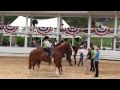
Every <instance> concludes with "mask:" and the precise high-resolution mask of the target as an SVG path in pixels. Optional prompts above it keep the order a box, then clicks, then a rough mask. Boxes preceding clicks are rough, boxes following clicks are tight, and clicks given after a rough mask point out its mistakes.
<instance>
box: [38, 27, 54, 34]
mask: <svg viewBox="0 0 120 90" xmlns="http://www.w3.org/2000/svg"><path fill="white" fill-rule="evenodd" d="M36 29H37V32H38V33H40V34H47V33H49V32H51V31H53V28H52V27H36Z"/></svg>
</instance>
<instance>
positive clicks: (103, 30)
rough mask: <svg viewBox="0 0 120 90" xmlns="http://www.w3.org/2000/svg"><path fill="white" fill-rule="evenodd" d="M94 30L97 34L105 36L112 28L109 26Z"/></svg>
mask: <svg viewBox="0 0 120 90" xmlns="http://www.w3.org/2000/svg"><path fill="white" fill-rule="evenodd" d="M94 32H95V33H96V34H97V35H100V36H103V35H106V34H109V33H110V32H111V30H110V29H108V28H94Z"/></svg>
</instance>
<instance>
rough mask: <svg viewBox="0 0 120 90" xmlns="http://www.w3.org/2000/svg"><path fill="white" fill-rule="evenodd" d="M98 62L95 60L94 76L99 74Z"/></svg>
mask: <svg viewBox="0 0 120 90" xmlns="http://www.w3.org/2000/svg"><path fill="white" fill-rule="evenodd" d="M98 65H99V62H95V71H96V74H95V76H98V75H99V66H98Z"/></svg>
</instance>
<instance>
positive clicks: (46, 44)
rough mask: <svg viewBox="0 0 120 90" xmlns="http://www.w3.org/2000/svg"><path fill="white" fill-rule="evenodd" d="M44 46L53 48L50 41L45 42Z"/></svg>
mask: <svg viewBox="0 0 120 90" xmlns="http://www.w3.org/2000/svg"><path fill="white" fill-rule="evenodd" d="M44 44H45V46H47V47H49V48H51V46H52V43H50V42H49V41H44Z"/></svg>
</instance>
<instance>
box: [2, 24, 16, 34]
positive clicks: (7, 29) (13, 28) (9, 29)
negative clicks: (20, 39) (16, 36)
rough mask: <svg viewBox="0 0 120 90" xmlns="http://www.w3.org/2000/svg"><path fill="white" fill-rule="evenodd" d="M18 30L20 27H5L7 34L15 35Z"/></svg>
mask: <svg viewBox="0 0 120 90" xmlns="http://www.w3.org/2000/svg"><path fill="white" fill-rule="evenodd" d="M17 30H18V26H8V25H5V26H4V31H5V32H7V33H13V32H16V31H17Z"/></svg>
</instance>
